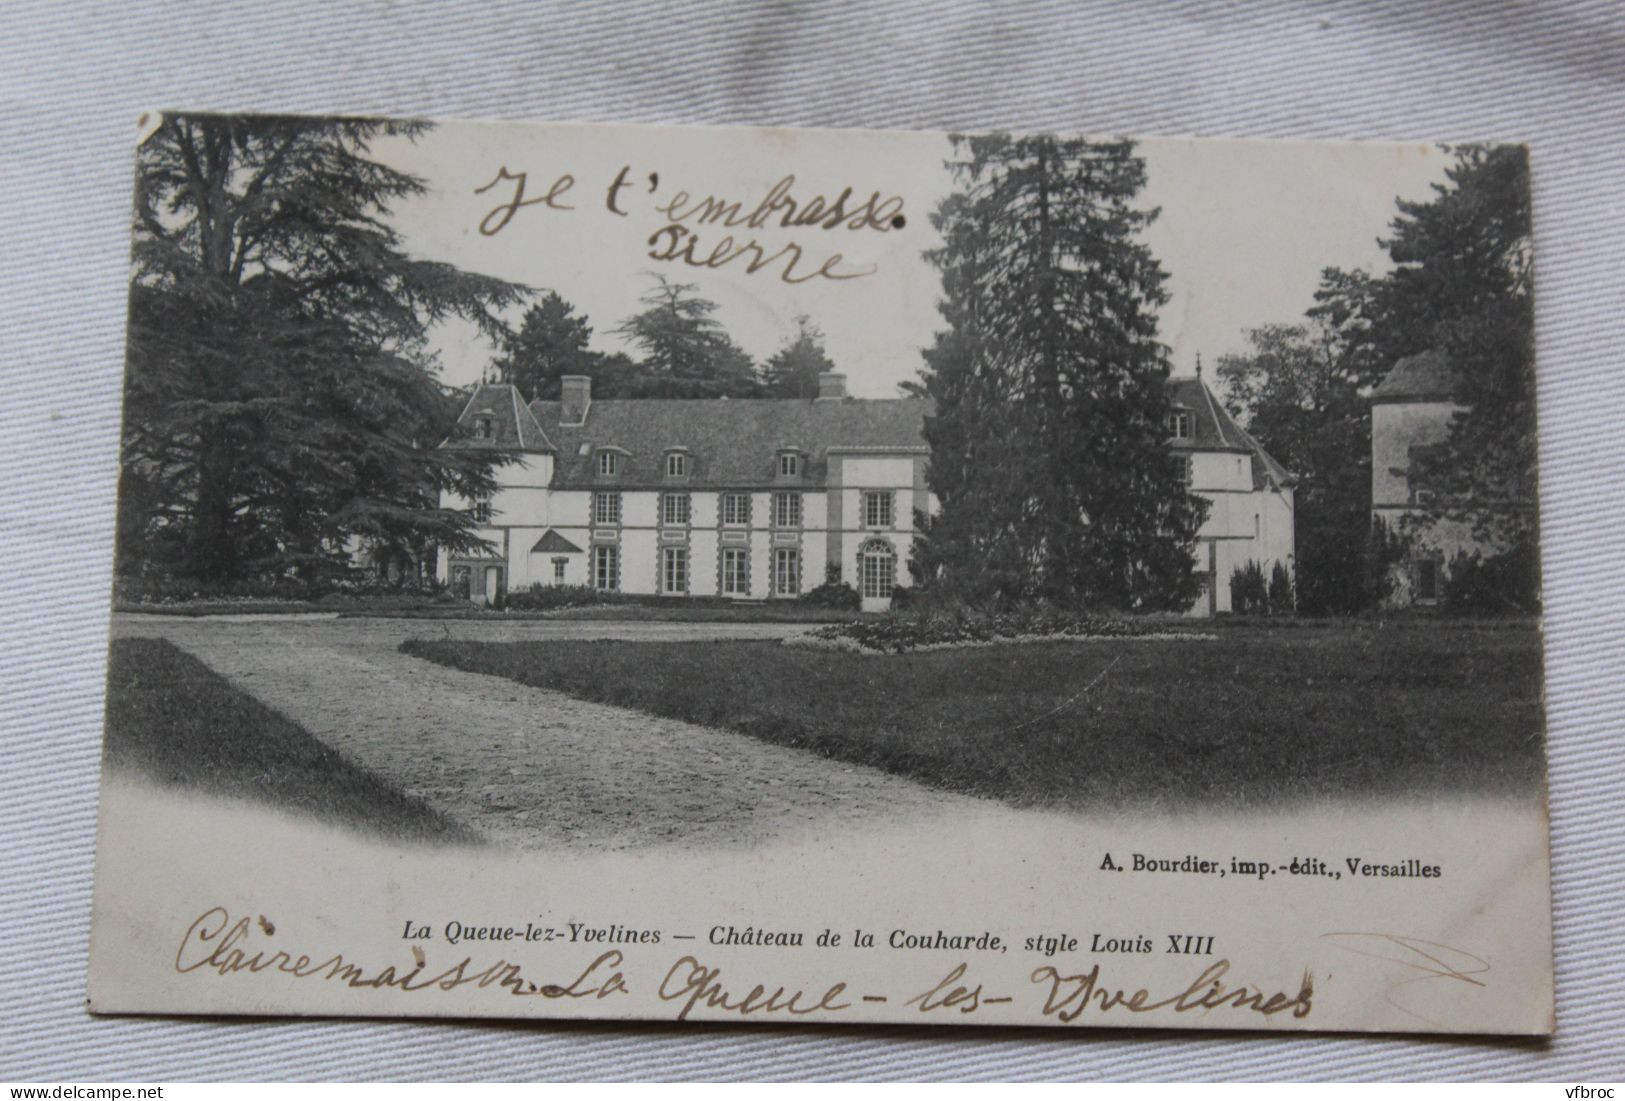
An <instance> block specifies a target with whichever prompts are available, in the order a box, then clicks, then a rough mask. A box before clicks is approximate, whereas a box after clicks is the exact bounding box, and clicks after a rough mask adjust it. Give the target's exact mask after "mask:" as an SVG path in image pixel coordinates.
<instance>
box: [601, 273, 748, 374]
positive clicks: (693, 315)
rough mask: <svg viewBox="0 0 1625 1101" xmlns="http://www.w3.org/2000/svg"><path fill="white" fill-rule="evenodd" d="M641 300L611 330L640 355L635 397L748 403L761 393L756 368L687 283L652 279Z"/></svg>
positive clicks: (714, 307) (711, 308) (712, 305)
mask: <svg viewBox="0 0 1625 1101" xmlns="http://www.w3.org/2000/svg"><path fill="white" fill-rule="evenodd" d="M655 281H656V282H655V286H654V287H653V288H652V289H651V290H650V291H649V293H647V294H645V295H644V296H643V298H642V302H643V304H644V305H645V306H646V307H648V308H647V309H645V310H644V311H643V312H642V313H638V314H634V315H633V316H631V317H629V318H627V319H626V320H625V321H624V322H622V323H621V325H620V327H619V328H618V329H616V330H615V331H616V332H617V333H618V334H620V335H621V336H624V337H626V338H627V339H628V340H630V341H631V342H632V343H633V344H634V345H636V346H637V347H638V348H640V349H641V350H642V352H643V361H642V365H641V370H640V373H639V376H638V378H637V380H636V381H635V382H634V383H633V389H634V390H635V391H636V394H635V396H638V397H650V398H718V397H729V398H749V397H756V396H757V395H758V394H760V392H761V382H760V380H759V379H758V378H757V376H756V365H755V364H754V363H752V362H751V359H750V356H749V355H747V354H746V353H745V352H744V351H743V350H742V349H741V348H740V347H739V346H738V345H736V344H735V343H734V342H733V340H732V339H731V338H730V337H729V336H728V334H727V332H726V330H724V329H723V327H722V323H721V322H719V321H718V320H717V319H716V318H715V317H713V316H712V314H714V313H716V311H717V304H716V303H715V302H712V301H711V300H710V299H707V298H701V297H700V296H699V295H698V294H696V293H695V290H696V288H695V286H694V284H692V283H674V282H672V281H671V280H670V279H667V278H666V277H665V276H663V275H657V276H655Z"/></svg>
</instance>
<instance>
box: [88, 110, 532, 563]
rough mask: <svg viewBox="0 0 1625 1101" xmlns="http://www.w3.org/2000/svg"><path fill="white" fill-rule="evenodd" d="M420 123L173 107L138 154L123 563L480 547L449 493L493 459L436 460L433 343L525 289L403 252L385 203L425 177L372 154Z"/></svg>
mask: <svg viewBox="0 0 1625 1101" xmlns="http://www.w3.org/2000/svg"><path fill="white" fill-rule="evenodd" d="M426 129H427V126H426V124H423V123H417V122H387V121H380V120H374V119H335V118H328V119H308V118H278V117H252V116H211V115H171V116H168V117H166V118H165V119H164V121H163V124H162V125H161V126H160V127H159V128H158V130H157V131H156V132H155V133H154V134H153V135H152V136H151V137H150V138H148V139H147V140H146V142H144V143H143V144H142V146H141V150H140V153H139V156H138V160H137V177H136V202H135V247H134V267H135V270H134V274H133V276H132V280H131V288H130V334H129V356H128V364H127V370H126V399H125V419H124V441H123V485H122V495H123V497H124V498H125V501H126V502H127V507H126V508H125V509H124V513H123V516H122V517H121V519H122V521H123V522H122V524H121V532H120V534H121V537H122V538H121V545H120V554H121V568H124V569H130V568H132V567H139V566H147V567H156V568H159V569H163V570H168V571H172V572H176V573H181V574H184V575H187V576H191V577H197V578H209V579H222V578H231V577H242V576H247V575H250V574H284V573H287V572H288V571H290V570H296V571H298V572H300V573H302V574H305V575H310V574H313V573H316V572H320V571H322V570H324V569H326V568H330V567H335V566H338V565H341V564H342V562H343V560H344V543H345V542H346V539H347V538H348V537H351V536H355V537H360V538H361V539H363V540H366V541H368V542H371V543H374V544H378V545H386V546H397V547H401V546H404V547H413V548H420V547H422V546H424V545H426V544H429V543H438V544H440V545H443V546H448V547H453V548H464V547H469V546H472V545H476V544H477V543H478V542H479V541H478V540H477V539H476V537H475V536H474V534H473V529H472V526H471V523H470V517H469V516H468V515H467V514H466V513H463V512H460V511H454V510H447V509H442V508H440V507H439V506H438V494H439V491H440V490H442V489H450V490H455V491H457V492H459V493H463V494H472V493H474V492H475V491H478V490H482V489H488V488H490V487H491V485H492V478H491V464H492V459H491V458H490V457H489V455H488V454H487V453H481V452H477V451H458V450H437V449H435V447H434V446H433V445H435V444H437V443H439V442H440V441H441V440H442V439H444V438H445V436H446V434H447V433H448V432H449V431H451V430H452V428H453V426H454V424H455V421H456V416H457V408H456V406H455V404H454V402H453V401H452V400H451V399H450V398H449V396H448V394H447V393H446V391H444V390H443V389H442V388H441V387H440V386H439V384H438V383H437V381H436V379H435V376H434V365H433V357H432V355H431V353H430V352H429V350H428V348H427V341H426V336H427V333H428V330H429V329H430V327H431V326H432V325H434V324H435V323H436V322H437V321H439V320H441V319H442V318H445V317H448V316H453V315H455V316H458V317H462V318H465V319H468V320H471V321H473V322H475V323H476V324H478V325H479V326H480V327H481V328H482V329H483V330H484V331H485V332H486V333H487V334H488V335H490V336H492V337H493V338H494V337H497V336H499V335H500V333H501V332H502V331H503V327H502V325H501V322H500V321H499V319H498V318H497V316H496V313H495V311H496V310H500V309H501V308H504V307H507V306H510V305H512V304H514V303H517V302H519V301H520V300H521V299H522V298H523V297H524V295H525V294H526V293H527V292H526V291H525V288H522V287H519V286H516V285H514V284H511V283H506V282H503V281H501V280H498V279H492V278H487V277H485V276H480V275H472V274H469V273H466V272H462V271H459V270H457V269H456V268H453V267H451V266H450V265H447V264H442V263H434V262H431V261H427V260H418V259H413V258H411V257H409V256H407V255H406V254H405V253H404V252H403V251H402V250H401V247H400V246H401V240H400V237H399V235H398V234H397V233H396V232H395V231H394V230H393V229H392V228H391V227H390V226H389V224H388V221H387V218H388V214H389V210H390V206H391V204H393V203H394V202H396V201H398V200H400V199H403V198H407V197H410V196H414V195H417V194H420V193H421V192H422V191H423V190H424V185H423V183H422V182H421V181H420V180H418V179H416V178H415V177H412V176H409V175H406V174H404V173H402V172H399V171H396V170H395V169H393V168H390V167H388V166H387V165H384V164H381V163H378V162H377V161H374V160H371V159H369V157H368V154H369V148H370V145H371V143H372V142H374V141H375V140H377V139H380V138H385V137H409V138H410V137H416V136H417V135H419V134H421V133H423V132H424V131H425V130H426Z"/></svg>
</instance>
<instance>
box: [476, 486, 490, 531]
mask: <svg viewBox="0 0 1625 1101" xmlns="http://www.w3.org/2000/svg"><path fill="white" fill-rule="evenodd" d="M474 522H475V523H476V524H489V523H490V522H491V495H490V494H488V493H487V494H484V495H482V496H479V497H476V498H474Z"/></svg>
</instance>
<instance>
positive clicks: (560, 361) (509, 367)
mask: <svg viewBox="0 0 1625 1101" xmlns="http://www.w3.org/2000/svg"><path fill="white" fill-rule="evenodd" d="M591 337H592V326H591V325H589V324H588V323H587V319H586V318H585V317H584V316H581V315H579V314H577V313H576V308H575V307H574V306H573V305H571V304H570V303H569V302H566V301H565V300H564V299H563V298H561V297H560V296H559V295H558V293H557V292H555V291H548V292H547V294H546V295H544V296H543V297H542V300H541V301H540V302H538V303H536V304H535V305H533V306H531V307H530V309H528V310H526V311H525V316H524V318H523V320H522V321H521V322H520V324H519V328H518V330H516V331H515V332H514V333H512V334H511V335H510V336H509V337H507V339H505V340H504V341H503V342H502V353H501V355H499V356H498V357H497V360H496V363H495V367H496V371H497V376H498V377H499V378H501V379H502V381H503V382H507V383H511V384H512V385H514V386H517V387H519V392H520V393H521V394H524V395H525V396H526V397H527V398H531V399H533V400H548V401H551V400H555V399H557V398H558V396H559V379H560V378H561V377H562V376H564V375H583V374H588V373H590V370H591V368H592V367H593V366H594V365H595V363H596V359H597V357H596V356H594V354H593V353H592V352H591V351H589V350H588V348H587V341H588V340H589V339H591Z"/></svg>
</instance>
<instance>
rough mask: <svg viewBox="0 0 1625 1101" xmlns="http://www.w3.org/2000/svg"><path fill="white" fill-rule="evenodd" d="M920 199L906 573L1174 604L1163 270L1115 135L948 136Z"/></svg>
mask: <svg viewBox="0 0 1625 1101" xmlns="http://www.w3.org/2000/svg"><path fill="white" fill-rule="evenodd" d="M954 149H955V153H956V159H954V160H953V161H951V162H950V168H951V170H952V172H953V174H954V178H955V181H956V184H957V189H956V192H955V193H954V194H953V195H951V196H950V197H949V198H948V199H946V200H945V201H944V202H943V204H942V205H941V207H939V209H938V210H937V212H936V214H935V215H934V219H933V220H934V223H935V225H936V226H937V228H938V230H939V231H940V232H941V234H942V237H943V241H944V245H943V247H942V248H941V249H940V250H938V251H936V252H934V253H932V254H931V256H930V259H931V260H932V262H933V263H934V264H935V265H936V267H937V268H938V269H939V270H940V271H941V273H942V279H943V296H944V297H943V302H942V304H941V310H942V313H943V316H944V318H945V320H946V321H947V328H946V330H945V331H943V332H941V333H939V334H938V337H937V339H936V342H935V344H934V345H933V346H932V348H931V349H930V350H928V351H927V353H926V367H925V369H924V371H923V372H922V382H923V385H924V389H925V391H926V392H927V393H928V394H929V395H930V396H931V397H932V398H934V399H935V401H936V403H937V411H936V415H935V416H933V417H932V418H931V419H930V420H929V421H928V423H927V429H926V436H927V439H928V441H929V442H930V444H931V447H932V460H931V468H930V483H931V489H932V490H933V491H934V492H935V493H936V494H937V496H938V499H939V500H940V502H941V505H942V510H941V513H940V515H939V516H938V517H936V518H934V519H933V520H932V522H931V523H930V524H929V527H928V530H927V531H926V538H925V540H924V542H923V550H922V552H921V561H920V562H919V563H918V565H917V569H918V571H919V573H920V574H921V575H922V576H923V577H925V578H926V579H927V580H928V581H936V582H940V583H942V584H945V585H947V586H949V587H950V588H956V589H959V590H961V591H963V592H965V593H966V594H967V595H970V596H973V597H990V598H996V599H1014V598H1024V597H1043V598H1047V599H1051V600H1055V601H1059V602H1064V603H1067V604H1073V605H1089V606H1100V607H1115V608H1178V607H1183V606H1185V605H1188V603H1189V602H1190V601H1191V600H1192V599H1194V597H1195V594H1196V591H1197V581H1196V578H1195V576H1194V574H1193V572H1192V571H1193V567H1194V564H1195V563H1194V558H1193V555H1192V553H1191V547H1192V544H1193V542H1194V538H1195V533H1196V529H1197V528H1198V526H1199V525H1200V523H1201V519H1202V516H1203V514H1204V509H1205V504H1204V503H1203V502H1202V501H1201V500H1200V499H1198V498H1196V497H1193V496H1192V495H1191V494H1189V493H1188V492H1187V491H1186V489H1185V487H1184V484H1183V479H1182V472H1181V470H1180V467H1179V464H1178V463H1177V462H1176V461H1175V459H1174V458H1173V456H1172V455H1171V454H1170V453H1169V450H1168V448H1167V430H1166V427H1165V417H1166V414H1167V410H1168V405H1167V392H1166V386H1165V381H1166V379H1167V377H1168V365H1167V360H1166V350H1165V349H1164V348H1163V346H1162V345H1160V344H1159V343H1158V342H1157V339H1156V310H1157V308H1158V307H1159V306H1160V305H1161V304H1162V303H1163V302H1164V301H1165V300H1166V295H1165V293H1164V291H1163V289H1162V282H1163V278H1164V276H1163V273H1162V271H1161V268H1160V267H1159V266H1158V264H1157V262H1156V260H1155V258H1154V257H1153V256H1152V255H1151V253H1150V251H1149V249H1147V248H1146V246H1145V245H1144V244H1143V243H1141V242H1140V241H1139V240H1138V234H1139V231H1140V230H1141V229H1143V228H1144V227H1145V226H1146V225H1147V224H1148V223H1149V222H1150V221H1151V219H1152V218H1153V217H1154V216H1155V213H1154V212H1146V211H1140V210H1137V209H1136V208H1135V207H1134V206H1133V202H1134V199H1135V197H1136V196H1137V195H1138V194H1139V192H1140V190H1141V188H1142V187H1143V185H1144V182H1145V168H1144V163H1143V162H1142V161H1141V160H1140V159H1139V158H1138V157H1136V156H1135V155H1134V150H1133V146H1132V144H1131V143H1128V142H1105V143H1097V142H1090V141H1085V140H1065V139H1060V138H1055V137H1051V136H1032V137H1011V136H1009V135H1003V134H996V135H990V136H985V137H971V138H964V137H956V138H955V139H954Z"/></svg>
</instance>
